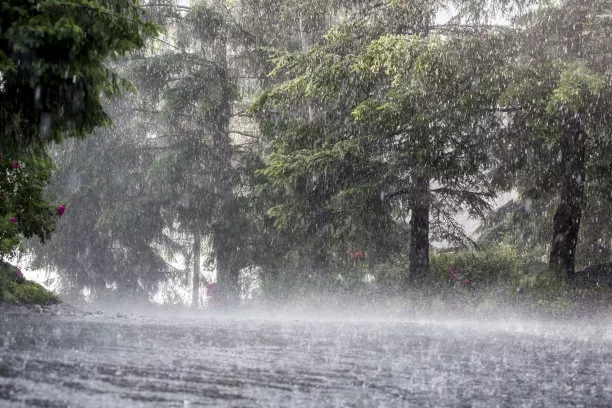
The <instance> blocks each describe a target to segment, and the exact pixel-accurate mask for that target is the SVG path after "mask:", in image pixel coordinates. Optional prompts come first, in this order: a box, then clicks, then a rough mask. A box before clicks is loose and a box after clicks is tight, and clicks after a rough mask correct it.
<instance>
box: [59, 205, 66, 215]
mask: <svg viewBox="0 0 612 408" xmlns="http://www.w3.org/2000/svg"><path fill="white" fill-rule="evenodd" d="M64 212H66V206H65V205H64V204H62V205H60V206H59V207H57V214H58V215H59V216H60V217H61V216H62V215H64Z"/></svg>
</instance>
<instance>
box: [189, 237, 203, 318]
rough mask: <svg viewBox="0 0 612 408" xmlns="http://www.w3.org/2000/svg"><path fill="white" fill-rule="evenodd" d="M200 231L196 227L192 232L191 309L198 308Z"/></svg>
mask: <svg viewBox="0 0 612 408" xmlns="http://www.w3.org/2000/svg"><path fill="white" fill-rule="evenodd" d="M201 241H202V238H201V236H200V231H199V230H198V228H197V227H196V228H195V230H194V232H193V283H192V292H191V308H192V309H197V308H198V307H199V306H200V248H201V244H202V242H201Z"/></svg>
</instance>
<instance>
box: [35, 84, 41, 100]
mask: <svg viewBox="0 0 612 408" xmlns="http://www.w3.org/2000/svg"><path fill="white" fill-rule="evenodd" d="M39 101H40V86H37V87H36V89H35V90H34V102H36V103H38V102H39Z"/></svg>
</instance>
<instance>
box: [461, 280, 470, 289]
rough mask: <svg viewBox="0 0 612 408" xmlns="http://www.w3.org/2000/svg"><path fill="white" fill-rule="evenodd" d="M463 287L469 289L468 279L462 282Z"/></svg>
mask: <svg viewBox="0 0 612 408" xmlns="http://www.w3.org/2000/svg"><path fill="white" fill-rule="evenodd" d="M461 286H462V287H464V288H467V287H468V286H470V281H469V280H467V279H463V280H462V281H461Z"/></svg>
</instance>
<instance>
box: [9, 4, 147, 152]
mask: <svg viewBox="0 0 612 408" xmlns="http://www.w3.org/2000/svg"><path fill="white" fill-rule="evenodd" d="M0 27H2V29H1V32H0V71H1V72H2V79H1V85H2V87H1V89H0V112H1V113H0V124H1V128H2V130H1V138H0V140H1V141H2V142H1V143H0V150H1V151H2V152H3V153H4V154H9V153H10V154H15V153H19V152H23V151H25V150H28V149H39V148H44V146H45V145H46V144H47V143H49V142H51V141H60V140H62V138H63V137H66V136H68V137H71V136H76V137H84V136H85V135H87V134H89V133H91V132H92V131H93V130H94V129H95V128H96V127H98V126H103V125H107V124H109V118H108V116H107V114H106V113H105V112H104V109H103V106H102V103H101V99H100V96H101V95H106V96H108V97H112V96H116V95H118V94H119V93H120V92H122V91H123V90H125V89H127V88H128V83H127V82H125V81H123V80H121V79H120V78H119V77H118V76H117V75H116V74H115V73H114V72H112V71H111V70H110V69H108V68H107V66H106V65H105V63H106V62H107V60H108V59H109V58H111V59H112V58H116V57H118V56H121V55H124V54H125V53H127V52H129V51H132V50H135V49H138V48H140V47H142V46H143V45H144V41H145V39H146V38H147V37H150V36H153V35H155V34H156V33H157V32H158V28H157V27H156V26H155V25H153V24H151V23H148V22H145V20H144V16H143V11H142V9H141V8H140V5H139V3H138V2H136V1H134V0H97V1H90V0H75V1H70V2H65V1H61V0H50V1H44V2H34V1H27V2H19V1H11V0H5V1H2V2H0Z"/></svg>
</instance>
